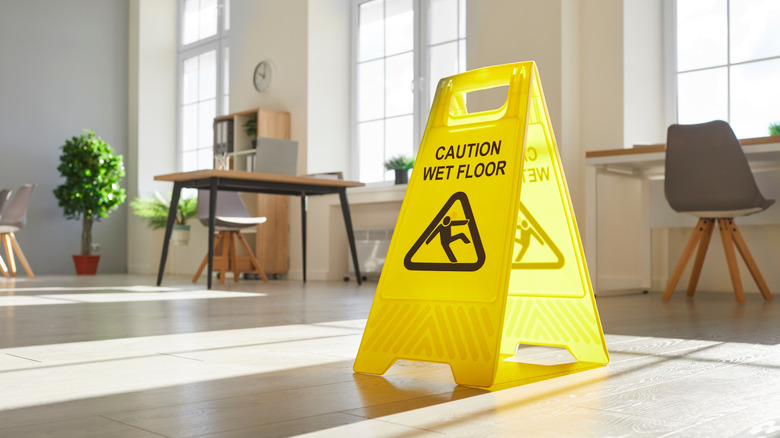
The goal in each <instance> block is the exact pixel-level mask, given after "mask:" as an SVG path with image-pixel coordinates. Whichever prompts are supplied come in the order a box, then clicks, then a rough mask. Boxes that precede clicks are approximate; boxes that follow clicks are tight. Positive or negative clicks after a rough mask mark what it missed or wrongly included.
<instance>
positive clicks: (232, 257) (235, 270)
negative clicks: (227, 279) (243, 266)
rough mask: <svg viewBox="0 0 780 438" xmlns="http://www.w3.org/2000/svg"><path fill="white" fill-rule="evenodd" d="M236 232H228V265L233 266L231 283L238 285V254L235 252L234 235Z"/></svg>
mask: <svg viewBox="0 0 780 438" xmlns="http://www.w3.org/2000/svg"><path fill="white" fill-rule="evenodd" d="M237 234H238V231H231V232H230V263H231V265H232V266H233V281H234V282H236V283H238V253H237V252H236V240H235V239H236V235H237Z"/></svg>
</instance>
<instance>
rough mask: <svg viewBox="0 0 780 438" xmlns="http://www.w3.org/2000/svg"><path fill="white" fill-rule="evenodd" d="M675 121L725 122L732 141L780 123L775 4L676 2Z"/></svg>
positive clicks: (761, 0)
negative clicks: (732, 136)
mask: <svg viewBox="0 0 780 438" xmlns="http://www.w3.org/2000/svg"><path fill="white" fill-rule="evenodd" d="M675 12H676V26H675V28H676V42H677V57H676V60H677V70H676V76H677V77H676V79H677V121H678V123H684V124H687V123H699V122H705V121H710V120H714V119H721V120H726V121H728V122H729V123H730V124H731V126H732V128H733V129H734V132H735V133H736V134H737V137H740V138H746V137H762V136H766V135H769V130H768V126H769V124H770V123H773V122H778V121H780V86H778V84H779V83H780V82H778V79H779V78H780V26H778V24H777V23H778V22H780V1H778V0H677V2H676V11H675Z"/></svg>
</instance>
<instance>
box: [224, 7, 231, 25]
mask: <svg viewBox="0 0 780 438" xmlns="http://www.w3.org/2000/svg"><path fill="white" fill-rule="evenodd" d="M224 19H225V20H224V22H225V30H230V0H225V14H224Z"/></svg>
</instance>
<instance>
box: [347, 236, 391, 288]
mask: <svg viewBox="0 0 780 438" xmlns="http://www.w3.org/2000/svg"><path fill="white" fill-rule="evenodd" d="M392 236H393V230H392V228H389V229H388V228H364V229H356V230H355V247H356V249H357V256H358V262H359V263H360V273H361V274H362V275H363V276H364V277H366V278H379V274H381V273H382V266H384V264H385V256H386V255H387V248H389V247H390V238H391V237H392ZM347 253H348V255H347V257H348V262H349V273H350V275H352V276H354V275H355V267H354V264H353V263H352V254H349V251H347Z"/></svg>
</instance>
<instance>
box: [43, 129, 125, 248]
mask: <svg viewBox="0 0 780 438" xmlns="http://www.w3.org/2000/svg"><path fill="white" fill-rule="evenodd" d="M61 149H62V155H60V165H59V166H58V167H57V170H59V172H60V175H62V176H63V177H64V178H65V182H64V183H63V184H61V185H59V186H57V188H55V189H54V196H55V197H56V198H57V201H58V203H59V206H60V207H62V209H63V210H64V212H65V217H66V218H68V219H81V220H82V227H81V254H84V255H86V254H89V248H90V245H91V244H92V223H93V222H94V221H99V220H100V218H104V217H108V214H109V213H110V212H111V211H113V210H116V209H117V208H118V207H119V206H120V205H121V204H122V203H123V202H125V198H126V197H127V195H126V193H125V189H123V188H121V187H119V182H120V181H121V180H122V178H123V177H124V176H125V167H124V164H123V162H122V156H121V155H115V154H114V150H113V149H112V148H111V145H109V144H108V143H106V142H105V141H104V140H103V139H101V138H100V137H98V136H96V135H95V133H94V132H93V131H90V130H86V129H85V130H84V131H83V132H82V133H81V136H80V137H72V138H71V139H70V140H67V141H65V144H64V145H63V146H62V148H61Z"/></svg>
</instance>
